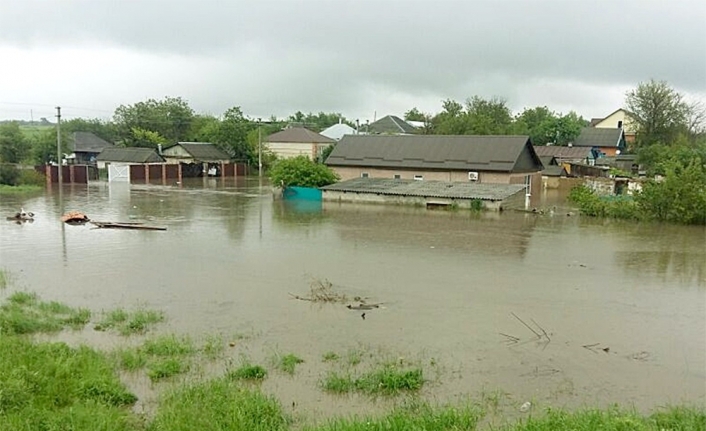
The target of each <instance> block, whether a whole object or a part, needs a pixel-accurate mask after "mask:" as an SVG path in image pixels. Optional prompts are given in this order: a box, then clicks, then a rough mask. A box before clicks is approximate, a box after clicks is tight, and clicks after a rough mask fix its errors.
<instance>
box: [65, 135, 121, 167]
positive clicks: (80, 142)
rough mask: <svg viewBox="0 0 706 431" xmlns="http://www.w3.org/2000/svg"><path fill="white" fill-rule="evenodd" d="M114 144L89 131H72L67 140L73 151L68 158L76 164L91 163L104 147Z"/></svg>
mask: <svg viewBox="0 0 706 431" xmlns="http://www.w3.org/2000/svg"><path fill="white" fill-rule="evenodd" d="M114 147H115V145H113V144H112V143H110V142H108V141H106V140H105V139H102V138H100V137H98V136H96V135H95V134H93V133H91V132H74V133H73V134H72V135H71V138H70V140H69V149H71V151H72V152H73V153H72V154H71V155H70V156H69V157H68V158H69V160H72V162H71V163H73V164H77V165H93V164H95V163H96V157H97V156H98V154H100V152H101V151H103V149H105V148H114Z"/></svg>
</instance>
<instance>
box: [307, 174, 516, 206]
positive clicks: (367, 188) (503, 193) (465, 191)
mask: <svg viewBox="0 0 706 431" xmlns="http://www.w3.org/2000/svg"><path fill="white" fill-rule="evenodd" d="M321 190H324V191H336V192H350V193H372V194H379V195H391V196H414V197H425V198H448V199H480V200H487V201H501V200H503V199H507V198H508V197H510V196H512V195H514V194H515V193H519V192H521V191H523V190H525V186H524V185H521V184H493V183H472V182H462V183H461V182H447V181H416V180H394V179H389V178H354V179H352V180H348V181H342V182H340V183H336V184H332V185H330V186H325V187H321Z"/></svg>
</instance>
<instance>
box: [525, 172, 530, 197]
mask: <svg viewBox="0 0 706 431" xmlns="http://www.w3.org/2000/svg"><path fill="white" fill-rule="evenodd" d="M525 187H526V188H527V194H528V195H530V194H532V176H531V175H525Z"/></svg>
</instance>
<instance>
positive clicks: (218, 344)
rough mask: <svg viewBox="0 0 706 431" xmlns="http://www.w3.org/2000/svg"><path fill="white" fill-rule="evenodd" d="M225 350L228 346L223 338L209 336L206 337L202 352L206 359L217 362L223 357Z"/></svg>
mask: <svg viewBox="0 0 706 431" xmlns="http://www.w3.org/2000/svg"><path fill="white" fill-rule="evenodd" d="M225 348H226V345H225V343H224V342H223V339H222V338H221V337H218V336H215V335H209V336H208V337H206V341H205V342H204V343H203V346H201V352H203V354H204V356H205V357H206V358H208V359H210V360H216V359H218V358H219V357H220V356H221V354H222V353H223V351H224V350H225Z"/></svg>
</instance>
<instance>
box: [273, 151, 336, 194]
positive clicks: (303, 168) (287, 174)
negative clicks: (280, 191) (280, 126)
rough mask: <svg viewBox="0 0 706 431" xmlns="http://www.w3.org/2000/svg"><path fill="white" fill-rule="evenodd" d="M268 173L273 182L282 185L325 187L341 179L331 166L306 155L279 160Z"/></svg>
mask: <svg viewBox="0 0 706 431" xmlns="http://www.w3.org/2000/svg"><path fill="white" fill-rule="evenodd" d="M268 175H269V177H270V180H271V181H272V183H273V184H275V185H278V186H282V187H291V186H299V187H323V186H327V185H329V184H333V183H335V182H336V181H338V180H339V176H338V175H337V174H336V173H335V172H334V171H333V170H331V168H329V167H328V166H326V165H322V164H320V163H315V162H313V161H311V160H309V158H308V157H306V156H298V157H294V158H291V159H283V160H278V161H277V162H275V165H274V166H273V167H272V169H271V170H270V171H269V174H268Z"/></svg>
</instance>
